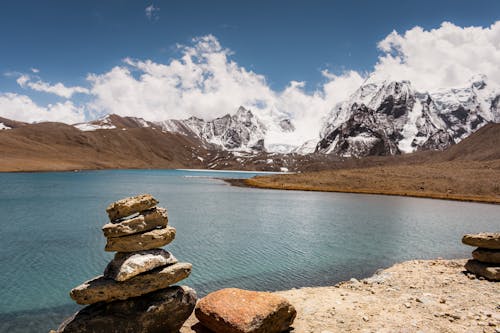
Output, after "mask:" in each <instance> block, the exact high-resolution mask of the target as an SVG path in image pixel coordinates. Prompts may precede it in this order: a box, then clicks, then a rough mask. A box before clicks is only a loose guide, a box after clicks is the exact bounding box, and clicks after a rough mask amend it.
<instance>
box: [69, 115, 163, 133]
mask: <svg viewBox="0 0 500 333" xmlns="http://www.w3.org/2000/svg"><path fill="white" fill-rule="evenodd" d="M73 126H74V127H76V128H78V129H79V130H80V131H84V132H87V131H96V130H103V129H104V130H109V129H116V128H119V129H127V128H143V127H156V126H155V125H154V124H153V123H151V122H149V121H146V120H144V119H142V118H136V117H121V116H118V115H116V114H109V115H107V116H105V117H103V118H100V119H97V120H93V121H89V122H87V123H79V124H75V125H73Z"/></svg>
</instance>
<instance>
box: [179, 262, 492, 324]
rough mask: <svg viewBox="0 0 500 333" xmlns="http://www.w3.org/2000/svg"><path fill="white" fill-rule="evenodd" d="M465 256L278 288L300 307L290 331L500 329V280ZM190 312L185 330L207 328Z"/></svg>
mask: <svg viewBox="0 0 500 333" xmlns="http://www.w3.org/2000/svg"><path fill="white" fill-rule="evenodd" d="M465 261H466V260H414V261H407V262H404V263H400V264H396V265H394V266H392V267H390V268H388V269H385V270H381V271H379V272H377V274H375V275H374V276H372V277H370V278H367V279H364V280H361V281H358V280H355V279H352V280H351V281H347V282H341V283H339V284H337V285H335V286H331V287H316V288H301V289H293V290H287V291H279V292H276V293H277V294H279V295H282V296H284V297H286V298H287V299H288V300H290V302H291V303H292V304H293V305H294V306H295V308H296V309H297V318H296V319H295V322H294V324H293V330H292V332H297V333H299V332H300V333H303V332H304V333H309V332H311V333H328V332H332V333H333V332H440V333H442V332H485V333H489V332H492V333H498V332H500V283H498V282H490V281H487V280H484V279H482V278H480V279H477V278H476V277H474V276H473V275H470V274H465V273H464V268H463V267H464V264H465ZM196 324H197V320H196V318H195V317H194V315H192V316H191V317H190V319H189V320H188V321H187V322H186V324H185V325H184V327H183V328H182V329H181V333H188V332H198V333H201V332H206V331H203V329H201V328H200V327H199V325H196Z"/></svg>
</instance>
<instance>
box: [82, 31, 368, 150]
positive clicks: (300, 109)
mask: <svg viewBox="0 0 500 333" xmlns="http://www.w3.org/2000/svg"><path fill="white" fill-rule="evenodd" d="M179 49H180V50H181V56H180V57H179V58H178V59H174V60H171V61H170V62H169V63H166V64H161V63H156V62H153V61H151V60H145V61H141V60H134V59H130V58H126V59H124V65H123V66H117V67H115V68H113V69H112V70H110V71H109V72H107V73H103V74H92V75H89V77H88V80H89V82H90V83H91V94H92V95H93V96H94V99H93V101H92V102H91V103H90V104H89V107H90V108H91V109H93V110H95V111H97V112H103V113H117V114H120V115H124V116H137V117H144V118H146V119H148V120H165V119H170V118H180V119H182V118H187V117H190V116H193V115H194V116H197V117H201V118H204V119H213V118H215V117H218V116H222V115H224V114H226V113H234V112H235V111H236V109H237V108H238V107H239V106H240V105H243V106H245V107H248V108H250V109H252V110H253V111H254V112H255V113H256V114H257V115H258V116H259V117H260V118H262V119H264V120H265V122H266V123H268V124H269V123H271V122H272V121H275V120H280V119H283V118H291V119H292V120H293V121H294V124H295V126H296V127H297V133H300V134H299V135H295V136H294V138H296V139H295V140H296V141H300V140H305V139H311V138H313V137H316V136H317V135H318V133H319V128H320V126H321V119H322V117H323V116H325V115H326V114H327V113H328V111H329V110H330V109H331V108H332V107H333V105H335V103H337V102H340V101H341V100H342V99H344V98H346V97H347V96H349V94H350V93H352V92H353V91H354V90H355V89H356V88H357V87H359V85H360V84H361V82H362V80H363V78H362V77H361V75H359V74H358V73H356V72H347V73H345V74H343V75H338V76H336V75H333V74H330V73H328V72H326V71H325V72H323V75H324V77H325V78H326V79H327V82H326V83H325V84H324V85H323V86H322V87H321V88H320V89H319V90H317V91H315V92H313V93H307V92H306V91H305V89H304V87H305V83H304V82H295V81H292V82H291V83H290V84H289V85H288V87H286V88H285V89H284V90H283V91H274V90H273V89H271V88H270V87H269V85H268V84H267V82H266V79H265V77H264V76H262V75H259V74H256V73H254V72H253V71H249V70H247V69H245V68H244V67H242V66H239V65H238V64H237V63H236V62H234V61H233V60H232V59H231V57H230V56H231V54H232V52H231V51H230V50H228V49H225V48H223V47H222V46H221V45H220V43H219V41H218V40H217V38H215V37H214V36H212V35H207V36H203V37H199V38H195V39H193V45H191V46H179ZM281 139H282V137H281V136H280V137H276V140H278V141H279V140H281ZM287 140H291V138H288V139H287Z"/></svg>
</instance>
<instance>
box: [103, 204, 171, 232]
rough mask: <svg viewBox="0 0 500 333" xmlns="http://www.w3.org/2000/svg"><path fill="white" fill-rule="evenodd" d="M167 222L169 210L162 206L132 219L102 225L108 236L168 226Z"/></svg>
mask: <svg viewBox="0 0 500 333" xmlns="http://www.w3.org/2000/svg"><path fill="white" fill-rule="evenodd" d="M167 224H168V217H167V210H166V209H165V208H161V207H154V208H152V209H149V210H146V211H143V212H141V213H140V214H139V215H138V216H135V217H132V218H130V219H127V220H122V221H119V222H116V223H108V224H105V225H104V226H103V227H102V232H103V233H104V236H105V237H107V238H110V237H121V236H127V235H132V234H137V233H140V232H145V231H149V230H153V229H156V228H158V227H166V226H167Z"/></svg>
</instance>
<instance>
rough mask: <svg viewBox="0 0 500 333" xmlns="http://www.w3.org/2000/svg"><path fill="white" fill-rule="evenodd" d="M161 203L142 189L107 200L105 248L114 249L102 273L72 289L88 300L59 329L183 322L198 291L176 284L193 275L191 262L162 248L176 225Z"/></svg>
mask: <svg viewBox="0 0 500 333" xmlns="http://www.w3.org/2000/svg"><path fill="white" fill-rule="evenodd" d="M157 204H158V201H157V200H156V199H155V198H153V197H152V196H151V195H149V194H143V195H139V196H136V197H130V198H125V199H122V200H119V201H117V202H114V203H112V204H111V205H109V206H108V208H107V209H106V211H107V213H108V216H109V219H110V221H111V223H108V224H106V225H104V227H103V228H102V230H103V233H104V236H105V237H106V239H107V243H106V248H105V250H106V251H110V252H116V254H115V256H114V258H113V260H111V262H110V263H109V264H108V266H107V267H106V269H105V270H104V275H101V276H98V277H96V278H94V279H92V280H89V281H87V282H85V283H83V284H81V285H80V286H78V287H76V288H74V289H72V290H71V292H70V296H71V298H72V299H73V300H75V301H76V303H78V304H85V305H88V306H87V307H85V308H83V309H82V310H80V311H78V312H77V313H76V314H74V315H73V316H72V317H70V318H69V319H67V320H66V321H65V322H63V323H62V324H61V326H60V327H59V328H58V330H57V333H73V332H75V333H76V332H78V333H90V332H92V333H101V332H102V333H105V332H120V333H136V332H142V333H160V332H161V333H165V332H177V331H178V330H179V329H180V328H181V327H182V325H183V324H184V322H185V321H186V320H187V319H188V317H189V316H190V315H191V313H192V312H193V309H194V307H195V305H196V292H195V291H194V290H193V289H191V288H189V287H186V286H172V285H173V284H175V283H177V282H179V281H181V280H183V279H185V278H187V277H188V276H189V274H190V273H191V264H189V263H179V262H178V261H177V259H176V258H175V257H174V256H173V255H172V254H170V253H169V252H167V251H165V250H163V249H161V248H159V247H162V246H165V245H167V244H169V243H170V242H172V241H173V240H174V238H175V228H173V227H171V226H168V217H167V211H166V209H164V208H161V207H156V205H157Z"/></svg>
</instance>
